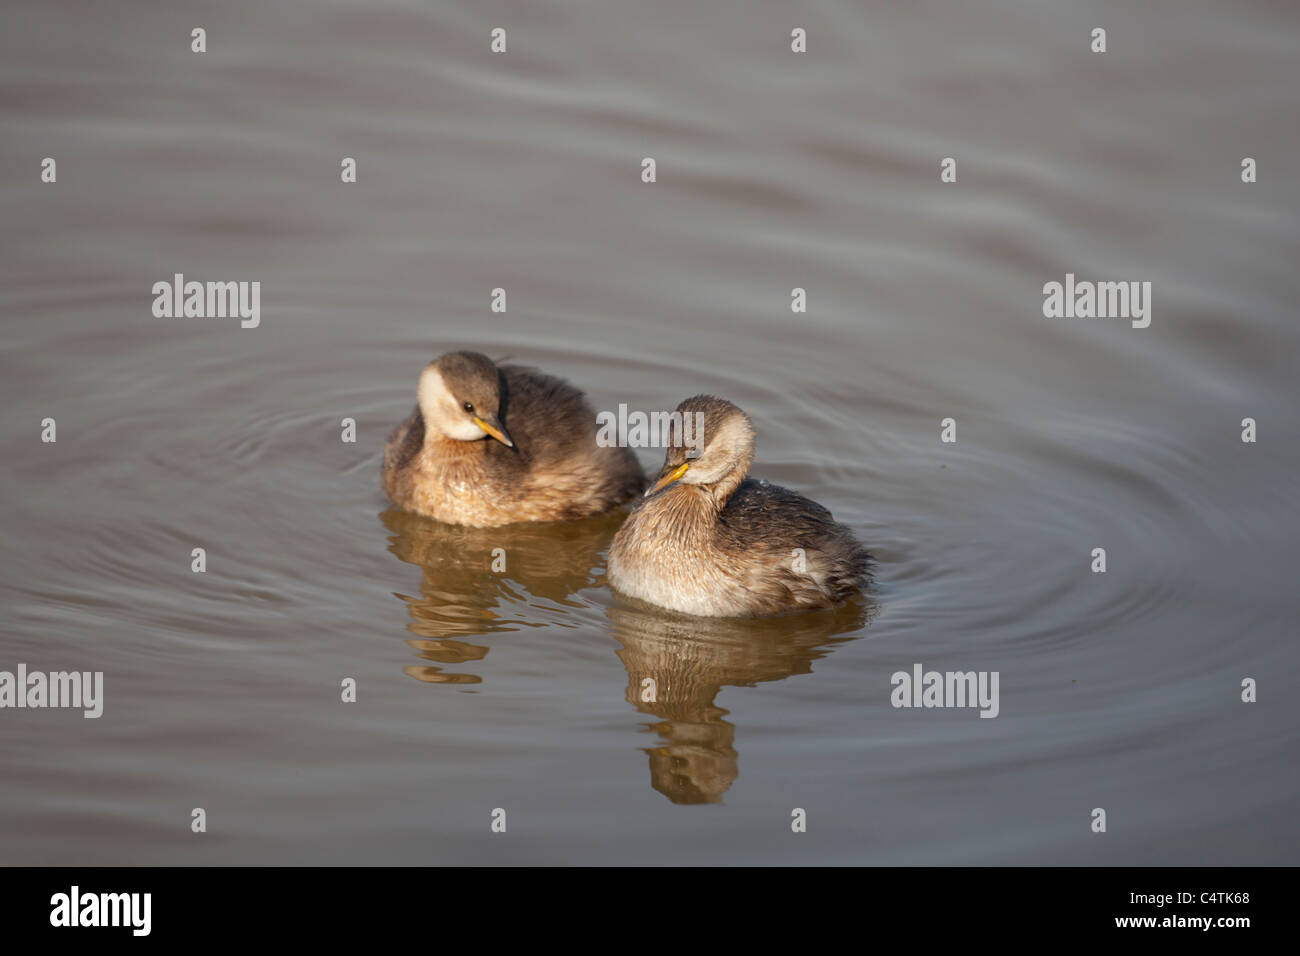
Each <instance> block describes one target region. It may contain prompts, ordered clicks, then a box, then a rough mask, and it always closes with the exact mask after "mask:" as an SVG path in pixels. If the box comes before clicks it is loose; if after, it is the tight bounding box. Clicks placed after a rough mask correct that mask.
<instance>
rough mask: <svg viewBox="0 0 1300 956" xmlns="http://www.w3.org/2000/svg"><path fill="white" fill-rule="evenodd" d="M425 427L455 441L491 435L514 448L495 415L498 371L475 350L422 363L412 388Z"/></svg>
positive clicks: (499, 386)
mask: <svg viewBox="0 0 1300 956" xmlns="http://www.w3.org/2000/svg"><path fill="white" fill-rule="evenodd" d="M416 395H417V398H418V400H419V404H420V414H421V415H422V416H423V417H424V421H425V425H426V427H429V428H432V429H434V430H436V431H438V432H440V433H441V434H443V435H445V436H446V437H448V438H455V439H457V440H459V441H478V440H479V439H481V438H487V437H488V436H491V437H492V438H495V439H496V440H497V441H499V442H501V444H503V445H505V446H506V447H507V448H513V447H515V443H514V442H513V441H511V439H510V435H509V434H507V432H506V429H505V426H504V425H502V424H501V419H500V418H499V417H498V416H499V413H500V411H501V374H500V373H499V372H498V371H497V367H496V365H495V364H493V362H492V360H491V359H490V358H488V357H487V356H486V355H481V354H480V353H478V352H448V353H447V354H446V355H441V356H439V357H438V358H436V359H434V360H433V361H432V362H430V363H429V364H428V365H426V366H425V368H424V371H423V372H422V373H421V374H420V384H419V387H418V389H417V391H416Z"/></svg>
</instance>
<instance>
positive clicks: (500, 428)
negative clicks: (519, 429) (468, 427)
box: [474, 415, 515, 448]
mask: <svg viewBox="0 0 1300 956" xmlns="http://www.w3.org/2000/svg"><path fill="white" fill-rule="evenodd" d="M474 424H475V425H477V426H478V427H479V428H481V429H483V430H484V431H485V432H487V433H488V434H489V435H491V436H492V437H493V438H495V439H496V440H497V441H499V442H500V443H501V444H503V445H505V446H506V447H507V448H514V447H515V443H514V442H512V441H511V440H510V436H509V435H507V434H506V429H505V426H504V425H502V424H501V419H499V418H497V417H496V416H495V415H489V416H488V418H487V421H484V420H483V419H481V418H479V417H478V416H477V415H475V416H474Z"/></svg>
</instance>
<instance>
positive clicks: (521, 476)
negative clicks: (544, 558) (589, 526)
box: [383, 352, 645, 528]
mask: <svg viewBox="0 0 1300 956" xmlns="http://www.w3.org/2000/svg"><path fill="white" fill-rule="evenodd" d="M417 398H418V401H417V404H416V406H415V410H414V411H413V412H411V415H410V417H409V418H407V419H406V421H405V422H403V423H402V424H401V425H399V426H397V428H396V429H395V430H394V431H393V433H392V435H390V436H389V439H388V444H387V445H386V446H385V448H384V463H383V482H384V491H385V492H387V494H388V497H389V498H390V499H391V500H392V501H393V503H394V504H395V505H397V506H398V507H400V508H404V509H405V510H407V511H411V512H414V513H415V514H420V515H425V516H426V517H429V518H436V519H437V520H439V521H445V522H447V523H449V524H459V525H468V526H470V527H476V528H490V527H496V526H498V525H504V524H513V523H515V522H520V521H561V520H568V519H572V518H585V517H589V516H591V515H596V514H600V513H601V512H604V511H607V510H608V509H610V508H612V507H614V506H615V505H617V504H619V503H621V502H624V501H627V500H628V499H629V498H631V497H633V496H634V495H636V493H637V492H638V491H640V490H641V489H642V488H643V487H644V486H645V475H644V473H643V472H642V471H641V466H640V465H639V464H638V463H637V460H636V458H635V456H633V455H632V453H631V452H629V451H628V450H627V449H626V448H617V447H601V446H599V445H597V444H596V414H595V412H594V411H592V409H591V406H590V405H588V404H587V400H586V399H585V398H584V397H583V394H582V392H580V391H578V390H577V389H576V388H574V387H573V386H572V385H569V384H568V383H567V382H565V381H563V380H561V379H558V378H554V377H553V376H550V375H545V374H543V373H541V372H539V371H537V370H536V369H531V368H523V367H521V366H518V365H502V366H499V367H498V366H497V365H496V364H495V363H494V362H493V361H492V360H491V359H489V358H488V357H487V356H486V355H481V354H479V353H478V352H449V353H447V354H446V355H443V356H440V357H439V358H437V359H436V360H434V361H433V362H431V363H429V365H428V366H426V367H425V369H424V371H423V373H421V376H420V383H419V387H418V390H417Z"/></svg>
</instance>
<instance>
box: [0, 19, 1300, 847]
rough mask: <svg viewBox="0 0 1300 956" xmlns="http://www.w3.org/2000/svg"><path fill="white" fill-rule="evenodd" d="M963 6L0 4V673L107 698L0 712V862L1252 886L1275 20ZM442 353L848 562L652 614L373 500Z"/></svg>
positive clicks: (1276, 842)
mask: <svg viewBox="0 0 1300 956" xmlns="http://www.w3.org/2000/svg"><path fill="white" fill-rule="evenodd" d="M976 6H978V7H979V9H971V8H969V7H968V6H967V5H961V4H951V3H939V2H917V3H896V4H885V5H879V4H864V3H851V2H847V0H835V2H822V3H815V4H806V5H797V6H792V5H790V4H787V3H778V2H774V0H771V2H754V0H743V2H742V0H717V2H711V3H708V4H698V3H685V2H664V3H655V4H645V3H631V2H618V3H594V2H591V0H573V2H556V0H547V2H542V3H530V4H524V5H520V4H507V3H502V2H483V3H476V4H455V5H453V4H446V3H434V4H428V3H419V2H415V0H410V2H395V0H376V2H371V3H366V4H358V3H342V2H313V3H307V2H305V0H298V2H286V3H277V4H265V3H257V2H252V0H242V2H223V3H215V2H209V3H190V4H167V5H157V4H146V3H116V4H99V5H95V4H73V3H50V4H25V5H21V6H19V5H16V4H15V5H11V7H10V8H9V9H7V10H5V11H4V13H3V14H2V15H0V20H2V22H0V50H2V51H3V57H2V58H0V62H2V63H3V67H0V71H2V73H0V75H2V76H3V82H2V83H0V169H3V171H4V177H3V182H2V183H0V221H3V235H4V241H5V249H4V255H3V258H2V259H0V273H2V274H3V286H2V288H0V315H3V319H4V321H3V325H2V326H0V336H2V341H3V357H2V358H0V363H2V368H3V372H2V377H0V399H3V402H4V407H5V415H4V416H3V418H2V419H0V480H2V482H3V494H4V534H3V538H2V539H0V603H2V605H3V616H2V617H0V627H2V632H3V643H2V645H0V670H9V671H12V670H14V669H15V668H16V666H17V665H18V664H19V663H20V662H21V663H25V664H27V666H28V667H29V668H30V669H34V670H46V671H53V670H63V669H76V670H83V671H97V670H98V671H103V672H104V682H105V704H104V714H103V716H102V718H100V719H98V720H86V719H83V718H82V716H81V713H80V711H74V710H26V709H25V710H8V709H6V710H2V711H0V761H2V766H3V772H2V774H0V862H3V863H9V864H15V863H26V864H32V863H41V864H55V863H57V864H116V863H125V864H144V863H195V864H200V863H202V864H212V863H216V864H229V863H398V864H417V863H431V864H433V863H507V862H511V863H553V862H560V863H579V862H582V863H650V864H694V863H766V862H787V863H833V864H841V863H881V864H887V863H888V864H894V863H906V864H935V863H945V864H971V863H996V864H1027V863H1038V864H1043V863H1046V864H1060V863H1084V864H1107V863H1122V864H1139V863H1141V864H1265V863H1272V864H1278V863H1295V862H1296V860H1297V852H1298V851H1300V825H1298V824H1297V823H1296V819H1297V817H1296V814H1297V811H1300V773H1297V766H1296V763H1297V756H1296V755H1297V753H1300V729H1298V728H1300V697H1298V696H1297V695H1296V694H1295V693H1294V686H1295V683H1296V681H1297V680H1300V653H1298V652H1297V645H1296V621H1297V616H1298V612H1300V589H1298V588H1297V587H1296V584H1295V578H1296V573H1297V568H1298V567H1300V534H1298V533H1297V531H1298V530H1300V521H1298V519H1300V477H1298V471H1297V458H1298V457H1300V456H1297V452H1296V449H1297V441H1298V440H1300V416H1297V413H1296V390H1297V382H1300V360H1298V358H1297V356H1298V355H1300V326H1298V325H1297V321H1296V311H1295V305H1296V302H1297V301H1298V300H1300V277H1298V273H1297V268H1296V264H1297V259H1298V255H1297V254H1298V253H1300V228H1298V226H1297V216H1296V213H1297V207H1298V200H1300V189H1298V187H1297V183H1300V127H1298V126H1297V124H1296V120H1295V117H1296V115H1297V106H1298V102H1297V101H1298V100H1300V82H1297V81H1298V79H1300V67H1298V65H1297V58H1296V49H1297V45H1298V44H1297V40H1298V39H1300V8H1296V7H1295V6H1289V5H1286V4H1274V3H1235V4H1232V5H1227V6H1220V7H1217V8H1215V7H1211V6H1210V5H1189V4H1186V3H1179V2H1174V0H1159V2H1146V3H1142V4H1132V3H1124V2H1119V0H1114V2H1091V3H1070V4H1066V3H1063V2H1062V3H1055V4H1051V5H1047V6H1045V5H1044V4H1042V3H1035V2H1030V0H998V2H989V3H984V4H978V5H976ZM196 26H201V27H204V28H205V29H206V30H207V52H206V53H202V54H197V53H193V52H191V49H190V43H191V38H190V31H191V30H192V29H193V28H194V27H196ZM1097 26H1101V27H1105V28H1106V29H1107V31H1108V51H1107V52H1106V53H1104V54H1097V53H1092V52H1090V50H1089V45H1090V32H1091V30H1092V28H1093V27H1097ZM494 27H504V28H505V29H506V31H507V38H508V39H507V44H508V46H507V52H506V53H505V54H503V55H498V54H493V53H491V52H490V50H489V42H490V36H489V34H490V31H491V30H492V29H493V28H494ZM795 27H803V28H805V29H806V30H807V32H808V45H809V50H808V52H807V53H804V54H795V53H792V52H791V51H790V42H791V39H790V32H791V30H792V29H793V28H795ZM45 157H53V158H55V160H56V162H57V182H56V183H53V184H49V183H42V182H41V177H40V172H41V161H42V159H43V158H45ZM344 157H353V158H355V159H356V160H357V170H358V181H357V182H356V183H354V184H346V185H345V184H343V183H342V182H341V181H340V164H341V162H342V160H343V158H344ZM645 157H653V158H654V159H655V160H656V163H657V182H655V183H653V184H646V183H643V182H642V181H641V162H642V159H643V158H645ZM944 157H953V158H955V159H956V160H957V181H956V182H955V183H942V182H940V176H939V172H940V162H941V160H942V159H943V158H944ZM1243 157H1252V158H1254V159H1255V160H1256V161H1257V163H1258V182H1255V183H1253V184H1246V183H1243V182H1242V181H1241V162H1242V159H1243ZM175 273H183V274H184V275H185V276H186V277H187V278H189V279H197V280H200V281H209V280H223V281H224V280H229V281H251V280H256V281H259V282H261V290H262V291H261V310H262V311H261V325H260V326H259V327H257V328H255V329H241V328H240V327H239V323H238V321H237V320H232V319H200V318H189V319H186V318H179V319H163V318H155V317H154V316H153V314H152V312H151V306H152V302H153V295H152V293H151V291H150V290H151V287H152V286H153V284H154V283H155V282H158V281H167V280H170V279H171V277H172V276H173V275H174V274H175ZM1067 273H1068V274H1074V275H1077V276H1078V277H1079V278H1080V279H1081V280H1083V279H1087V280H1114V281H1121V280H1141V281H1149V282H1151V283H1152V299H1151V320H1152V321H1151V324H1150V326H1149V327H1147V328H1134V327H1132V325H1131V323H1130V322H1129V321H1128V320H1126V319H1097V318H1094V319H1083V318H1072V319H1064V318H1060V319H1053V318H1046V317H1044V314H1043V291H1042V288H1043V285H1044V283H1047V282H1052V281H1064V280H1065V276H1066V275H1067ZM498 287H501V288H504V289H506V290H507V295H508V299H507V302H508V311H507V312H505V313H504V314H500V313H493V312H492V311H491V310H490V308H489V305H490V296H491V292H492V290H493V289H494V288H498ZM796 287H799V288H803V289H805V290H806V291H807V302H808V308H807V312H806V313H803V314H795V313H793V312H792V311H791V290H792V289H793V288H796ZM457 348H476V349H480V350H482V351H485V352H488V353H489V354H491V355H493V356H496V357H502V356H513V357H514V358H515V359H516V360H519V361H522V362H525V363H528V364H535V365H538V366H540V367H541V368H543V369H545V370H547V371H549V372H552V373H554V374H558V375H562V376H564V377H566V378H568V379H570V380H571V381H573V382H574V383H575V384H578V385H579V386H581V387H582V388H584V389H585V390H586V391H587V393H588V395H589V397H590V399H591V401H592V403H593V405H594V406H595V407H596V408H598V409H616V408H617V407H618V404H619V403H621V402H622V403H627V404H628V405H629V407H631V408H633V409H644V410H647V411H649V410H662V409H671V408H672V407H674V406H675V405H676V404H677V403H678V402H679V401H680V400H681V399H683V398H685V397H686V396H688V395H692V394H695V393H698V392H705V391H707V392H713V393H716V394H719V395H722V396H724V397H726V398H729V399H731V400H732V401H734V402H736V403H737V404H739V405H740V406H741V407H743V408H744V409H746V410H747V411H748V412H749V413H750V415H751V416H752V417H753V419H754V421H755V423H756V425H757V429H758V451H757V461H756V463H755V467H754V469H753V472H752V473H753V474H754V475H755V476H757V477H762V478H767V479H770V480H773V481H776V482H779V483H781V484H784V485H787V486H789V487H792V488H794V489H797V490H799V491H801V492H803V493H805V494H807V495H809V496H811V497H813V498H815V499H816V500H818V501H820V502H822V503H823V504H825V505H826V506H827V507H829V508H830V509H831V510H832V511H833V512H834V513H835V515H836V517H837V518H838V519H839V520H841V521H843V522H845V523H847V524H848V525H850V526H851V527H852V528H854V529H855V531H856V532H857V533H858V534H859V535H860V537H861V538H862V539H863V540H864V541H865V542H866V543H868V545H869V546H870V547H871V548H872V550H873V552H874V553H875V554H876V556H877V557H878V559H879V561H880V567H879V584H878V586H877V588H876V589H875V591H874V592H873V593H872V594H871V596H870V599H869V600H865V601H863V602H861V603H859V604H855V605H851V606H848V607H845V608H843V609H840V610H838V611H834V612H826V613H820V614H807V615H803V616H798V617H791V618H783V619H779V620H768V621H759V622H755V621H741V622H735V621H699V620H693V619H689V618H683V617H676V616H673V615H669V614H660V613H657V612H653V611H649V610H646V609H644V608H638V607H633V606H631V605H630V604H629V603H628V602H625V601H622V600H620V599H619V598H617V597H616V596H614V595H613V594H611V592H610V591H609V590H608V589H607V588H606V587H605V586H604V573H603V569H604V555H605V551H606V549H607V547H608V545H609V541H610V539H611V537H612V535H613V534H614V532H615V530H616V529H617V527H618V524H619V521H620V520H621V515H620V514H615V515H611V516H607V517H604V518H600V519H594V520H591V521H586V522H579V523H574V524H567V525H561V526H530V527H522V528H510V529H497V530H492V531H472V530H464V529H453V528H448V527H445V526H439V525H437V524H434V523H432V522H428V521H425V520H422V519H418V518H414V517H411V516H408V515H404V514H402V513H401V512H398V511H395V510H393V509H392V508H391V507H390V506H389V505H388V504H387V502H386V501H385V499H384V498H383V495H382V493H381V492H380V489H379V481H378V473H379V460H380V454H381V450H382V445H383V441H384V438H385V436H386V435H387V433H388V431H389V429H390V428H391V427H392V425H393V424H395V423H396V422H397V421H399V420H400V419H401V418H402V417H403V416H404V415H405V414H406V413H407V412H408V411H409V410H410V408H411V406H412V404H413V401H414V388H415V381H416V377H417V375H418V373H419V370H420V368H421V367H422V366H423V365H424V363H426V362H427V361H429V360H430V359H431V358H433V357H434V356H436V355H437V354H439V353H441V352H443V351H447V350H451V349H457ZM45 418H53V419H55V420H56V422H57V442H56V443H53V444H50V443H44V442H42V441H41V422H42V420H43V419H45ZM344 418H353V419H355V421H356V423H357V441H356V442H355V443H345V442H343V441H342V440H341V439H340V433H341V427H340V423H341V421H342V420H343V419H344ZM945 418H952V419H954V420H955V422H956V437H957V441H956V442H955V443H943V442H941V441H940V422H941V421H942V420H943V419H945ZM1244 418H1252V419H1255V420H1256V422H1257V428H1258V441H1256V442H1255V443H1243V441H1242V440H1241V433H1242V424H1241V423H1242V420H1243V419H1244ZM640 454H641V457H642V460H643V462H644V463H645V464H646V466H647V468H651V467H655V466H656V465H657V463H658V461H659V459H660V455H659V454H658V453H657V452H655V451H653V450H643V451H642V452H641V453H640ZM199 547H201V548H203V549H205V551H206V554H207V571H206V573H202V574H198V573H194V572H192V571H191V552H192V549H194V548H199ZM496 548H503V549H504V550H505V553H506V556H507V570H506V571H505V572H504V573H495V572H493V571H492V569H491V561H492V554H493V549H496ZM1095 548H1104V549H1105V551H1106V560H1107V570H1106V573H1104V574H1101V573H1093V572H1092V570H1091V565H1092V563H1093V558H1092V552H1093V549H1095ZM917 663H919V664H922V665H923V666H924V667H925V668H926V669H936V670H940V671H950V670H953V671H967V670H975V671H996V672H998V674H999V675H1000V712H999V715H998V717H997V718H996V719H980V718H979V717H978V715H977V711H975V710H972V709H898V708H894V707H893V706H891V702H890V695H891V690H892V687H891V675H892V674H893V673H894V672H895V671H899V670H907V671H910V670H911V669H912V667H913V665H914V664H917ZM648 675H649V676H655V677H656V678H657V679H658V680H659V683H660V693H659V699H658V700H657V701H656V702H653V703H642V702H641V700H640V694H639V688H640V686H641V680H642V679H643V678H644V677H645V676H648ZM345 678H353V679H355V681H356V682H357V701H356V702H355V703H343V702H342V701H341V700H340V694H341V691H340V685H341V682H342V681H343V680H344V679H345ZM1246 678H1253V679H1255V680H1256V681H1257V682H1258V702H1256V703H1244V702H1242V700H1241V694H1242V681H1243V680H1244V679H1246ZM196 807H201V808H203V809H204V810H205V811H206V814H207V832H206V833H204V834H195V833H192V832H191V830H190V819H191V811H192V810H193V809H194V808H196ZM796 807H798V808H803V809H804V810H805V811H806V812H807V819H808V824H807V832H806V833H803V834H799V835H795V834H792V833H791V812H792V809H793V808H796ZM496 808H502V809H504V810H505V811H506V813H507V820H508V828H507V832H506V833H505V834H494V833H492V832H491V831H490V822H491V814H492V812H493V810H494V809H496ZM1094 808H1104V809H1105V811H1106V814H1107V832H1106V833H1104V834H1098V833H1093V832H1091V829H1090V825H1091V822H1092V816H1091V814H1092V811H1093V809H1094Z"/></svg>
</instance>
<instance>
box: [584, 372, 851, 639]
mask: <svg viewBox="0 0 1300 956" xmlns="http://www.w3.org/2000/svg"><path fill="white" fill-rule="evenodd" d="M677 411H678V412H680V413H681V418H682V420H683V421H685V420H686V419H687V417H688V416H691V415H696V414H697V413H698V414H702V415H703V422H704V435H703V447H702V448H701V449H700V450H699V451H698V454H697V455H695V456H694V457H692V454H693V453H691V452H688V449H687V448H685V447H684V446H683V443H681V442H677V443H675V444H674V443H670V447H669V448H668V453H667V455H666V456H665V458H664V466H663V469H662V470H661V471H660V473H659V477H658V479H657V480H656V481H655V482H654V484H653V485H651V487H650V489H649V490H648V491H647V492H646V498H645V500H643V501H642V502H641V503H640V504H639V505H638V506H637V507H636V508H635V509H634V510H633V512H632V514H631V515H629V516H628V519H627V521H625V522H624V523H623V526H622V527H621V528H619V530H618V533H617V534H616V535H615V536H614V542H613V544H612V545H611V546H610V550H609V561H608V566H609V583H610V585H611V586H612V587H614V588H615V589H616V590H618V591H621V592H622V593H624V594H627V595H630V596H632V597H634V598H639V599H640V600H643V601H647V602H649V603H651V604H657V605H659V606H660V607H665V608H669V609H670V610H674V611H681V612H684V613H686V614H696V615H701V616H708V617H746V616H753V615H763V614H779V613H782V612H786V611H797V610H805V609H810V608H818V607H830V606H833V605H835V604H839V603H840V602H842V601H844V600H845V599H846V598H848V597H850V596H851V595H853V594H856V593H858V592H859V591H861V590H862V589H863V588H865V587H866V586H867V585H868V584H869V583H870V581H871V564H872V559H871V556H870V554H868V553H867V550H866V549H865V548H864V547H862V545H861V544H859V543H858V541H857V539H855V538H854V536H853V533H852V532H851V531H849V529H848V528H846V527H845V526H844V525H842V524H838V523H837V522H836V521H835V520H834V519H833V518H832V517H831V513H830V512H829V511H827V510H826V509H825V508H823V507H822V506H821V505H819V504H817V503H816V502H815V501H810V500H809V499H807V498H805V497H803V496H802V495H798V494H795V493H794V492H793V491H788V490H786V489H785V488H781V487H779V486H777V485H771V484H768V483H767V482H760V481H755V480H754V479H752V478H746V477H745V474H746V472H747V471H748V470H749V466H750V463H751V462H752V461H753V459H754V427H753V425H752V423H751V422H750V420H749V416H748V415H746V414H745V413H744V412H742V411H741V410H740V409H739V408H737V407H736V406H735V405H733V404H731V402H728V401H725V400H724V399H720V398H714V397H712V396H709V395H697V396H696V397H694V398H688V399H687V400H686V401H684V402H682V403H681V404H680V405H678V406H677ZM697 420H698V419H697Z"/></svg>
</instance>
